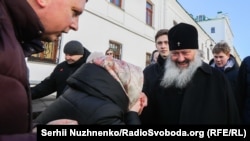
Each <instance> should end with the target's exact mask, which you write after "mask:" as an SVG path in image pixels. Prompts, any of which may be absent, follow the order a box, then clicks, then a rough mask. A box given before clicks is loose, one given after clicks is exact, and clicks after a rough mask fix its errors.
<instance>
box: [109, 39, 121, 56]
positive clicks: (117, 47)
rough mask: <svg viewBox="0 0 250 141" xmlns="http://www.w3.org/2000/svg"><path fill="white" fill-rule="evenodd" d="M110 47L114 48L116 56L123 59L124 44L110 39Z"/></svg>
mask: <svg viewBox="0 0 250 141" xmlns="http://www.w3.org/2000/svg"><path fill="white" fill-rule="evenodd" d="M109 48H111V49H113V51H114V58H116V59H121V54H122V44H120V43H118V42H115V41H109Z"/></svg>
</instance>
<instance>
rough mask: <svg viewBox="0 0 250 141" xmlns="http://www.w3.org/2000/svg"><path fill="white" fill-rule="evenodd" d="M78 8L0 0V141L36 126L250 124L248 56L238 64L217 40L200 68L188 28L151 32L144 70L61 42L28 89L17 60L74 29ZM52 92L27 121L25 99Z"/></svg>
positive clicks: (62, 2)
mask: <svg viewBox="0 0 250 141" xmlns="http://www.w3.org/2000/svg"><path fill="white" fill-rule="evenodd" d="M86 3H87V0H71V1H68V0H53V1H48V2H44V1H36V0H19V1H11V0H0V7H1V8H0V10H1V13H2V14H1V16H2V17H4V18H1V22H0V23H1V24H0V25H1V27H3V28H2V29H5V30H1V31H0V32H1V35H2V36H0V39H1V40H0V60H1V61H0V64H1V66H2V68H1V70H0V79H1V83H0V88H1V99H0V103H1V108H0V114H1V118H0V140H1V141H5V140H8V141H11V140H12V141H14V140H24V141H25V140H26V141H33V140H36V132H35V131H36V130H34V129H36V126H35V125H37V124H55V125H56V124H71V125H72V124H75V125H83V124H88V125H144V124H145V125H148V124H160V125H241V124H249V123H250V57H246V58H245V59H244V60H243V61H242V63H241V64H238V63H237V62H236V60H235V58H234V56H233V55H232V54H230V47H229V45H228V44H227V43H226V42H219V43H217V44H216V45H215V46H214V48H213V50H212V53H213V56H214V58H213V59H212V60H211V61H210V62H209V63H205V62H204V61H203V60H202V52H201V51H200V50H199V44H198V37H199V36H198V31H197V29H196V28H195V27H194V26H193V25H191V24H188V23H179V24H176V25H174V26H173V27H172V28H170V29H169V30H168V29H160V30H159V31H158V32H157V33H156V35H155V47H156V50H155V51H154V53H158V54H156V55H154V53H153V54H152V63H151V64H150V65H148V66H146V67H145V68H144V69H142V68H140V67H138V66H136V65H134V64H130V63H128V62H125V61H123V60H120V59H116V58H115V52H114V50H112V49H108V50H107V51H106V52H105V54H102V53H98V52H92V53H91V52H90V51H88V49H87V48H85V47H84V46H83V45H82V44H81V42H79V41H76V40H72V41H69V42H68V43H66V45H65V46H64V53H65V61H64V62H62V63H60V64H58V65H57V66H56V67H55V69H54V70H53V72H52V73H51V74H50V76H48V77H47V78H45V79H44V80H43V81H42V82H41V83H40V84H38V85H36V86H34V87H30V85H29V79H28V75H29V74H28V68H27V65H26V61H25V57H27V56H29V55H31V54H33V53H38V52H41V51H43V47H42V41H55V40H57V39H58V37H60V36H61V35H62V33H68V32H69V30H77V29H78V18H79V16H80V15H81V14H82V12H83V11H84V7H85V4H86ZM20 11H22V12H20ZM51 13H53V14H51ZM51 19H54V20H51ZM17 23H18V24H17ZM26 23H29V24H26ZM25 33H29V34H25ZM54 92H57V99H56V100H55V101H54V102H53V103H52V104H51V105H50V106H49V107H48V108H47V109H45V111H43V112H42V113H41V114H40V115H39V116H38V117H36V118H34V119H33V117H32V110H31V109H32V105H31V100H32V99H37V98H41V97H44V96H46V95H49V94H51V93H54ZM17 117H18V118H17ZM32 131H33V132H32Z"/></svg>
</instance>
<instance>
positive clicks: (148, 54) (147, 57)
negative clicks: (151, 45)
mask: <svg viewBox="0 0 250 141" xmlns="http://www.w3.org/2000/svg"><path fill="white" fill-rule="evenodd" d="M150 59H151V53H148V52H147V53H146V66H148V65H149V64H150V61H151V60H150Z"/></svg>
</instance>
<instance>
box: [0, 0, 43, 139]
mask: <svg viewBox="0 0 250 141" xmlns="http://www.w3.org/2000/svg"><path fill="white" fill-rule="evenodd" d="M43 31H44V29H43V26H42V24H41V23H40V21H39V19H38V17H37V15H36V14H35V12H34V10H33V9H32V8H31V7H30V5H29V4H28V3H27V1H26V0H18V1H13V0H0V66H1V69H0V80H1V81H0V89H1V92H0V95H1V98H0V103H1V106H0V115H1V116H0V140H5V139H6V140H14V139H15V138H18V139H22V140H26V139H27V140H29V139H30V140H32V139H36V137H35V136H34V135H33V134H29V135H28V133H30V131H31V119H32V118H31V101H30V91H29V81H28V80H29V79H28V71H27V66H26V61H25V55H24V50H25V51H29V50H30V48H29V47H31V46H28V45H29V42H31V41H33V40H34V39H37V38H39V37H40V36H41V35H40V33H42V32H43ZM27 33H28V34H27ZM41 48H42V47H41ZM25 54H26V53H25ZM26 133H27V136H26V135H25V134H26ZM7 134H8V135H9V134H11V135H12V136H4V135H7ZM14 134H16V135H14ZM17 134H19V135H17ZM33 136H34V137H33ZM32 137H33V138H32ZM8 138H9V139H8Z"/></svg>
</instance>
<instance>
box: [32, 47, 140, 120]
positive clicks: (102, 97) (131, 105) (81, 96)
mask: <svg viewBox="0 0 250 141" xmlns="http://www.w3.org/2000/svg"><path fill="white" fill-rule="evenodd" d="M93 72H95V73H93ZM96 74H98V75H96ZM85 76H88V77H85ZM67 82H68V85H69V87H68V88H67V90H66V91H65V93H64V94H63V95H61V96H60V97H59V98H57V99H56V100H55V102H54V103H52V104H51V105H49V107H48V108H47V109H46V110H45V111H43V112H42V113H41V114H40V115H39V116H38V117H37V118H36V119H35V120H34V122H35V123H38V124H46V123H48V122H49V121H52V120H55V119H64V118H66V119H74V120H76V121H77V122H78V123H79V124H80V125H86V124H88V125H124V124H126V125H128V124H129V125H130V124H132V125H138V124H140V120H139V116H138V115H139V114H140V113H141V111H142V109H143V107H144V103H145V98H144V97H143V94H142V91H141V90H142V85H143V72H142V69H141V68H140V67H138V66H135V65H133V64H129V63H127V62H125V61H122V60H118V59H115V58H113V57H111V56H105V55H102V54H99V53H96V52H94V53H92V54H91V55H90V56H89V58H88V60H87V63H86V64H84V65H82V66H81V67H80V68H79V69H78V70H77V71H76V72H75V73H74V74H72V75H71V76H70V77H69V79H68V80H67Z"/></svg>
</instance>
